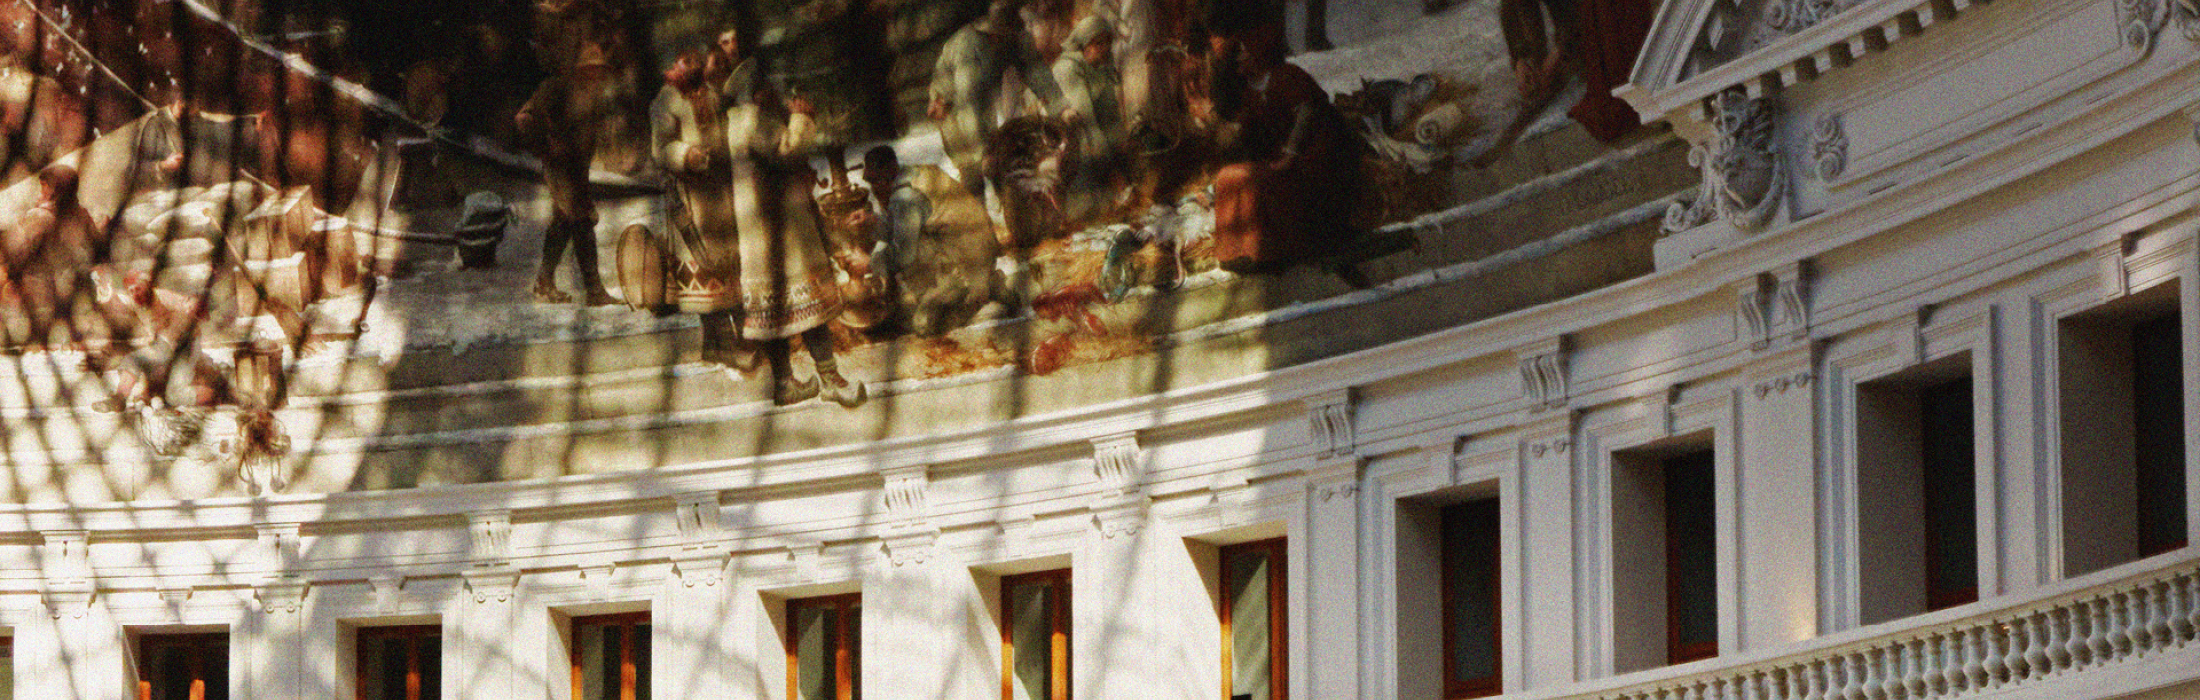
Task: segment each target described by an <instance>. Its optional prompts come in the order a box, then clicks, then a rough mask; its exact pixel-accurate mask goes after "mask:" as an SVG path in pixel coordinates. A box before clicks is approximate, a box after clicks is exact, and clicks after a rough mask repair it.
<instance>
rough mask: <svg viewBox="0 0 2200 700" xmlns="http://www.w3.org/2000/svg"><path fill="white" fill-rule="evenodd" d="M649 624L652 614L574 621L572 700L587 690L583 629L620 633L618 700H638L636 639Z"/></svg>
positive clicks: (618, 615)
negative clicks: (600, 628)
mask: <svg viewBox="0 0 2200 700" xmlns="http://www.w3.org/2000/svg"><path fill="white" fill-rule="evenodd" d="M646 624H649V612H648V611H642V612H634V613H615V614H611V615H589V616H587V617H576V618H573V620H572V624H571V627H570V628H571V630H572V631H573V645H572V647H573V648H572V649H571V650H570V653H569V657H568V658H569V660H570V661H571V664H572V665H571V667H572V671H573V698H574V700H579V699H580V698H581V697H583V695H582V693H583V692H584V691H585V690H586V688H587V684H586V683H585V681H586V680H587V668H586V667H585V666H583V664H582V663H581V642H580V640H581V635H580V631H581V628H583V627H604V628H607V629H606V630H605V632H606V634H608V633H610V631H611V630H617V631H618V634H619V642H620V643H619V697H618V700H636V693H637V691H636V688H637V687H638V686H640V685H641V683H642V680H641V676H642V669H641V667H640V666H639V665H638V664H637V663H636V661H635V659H634V647H635V644H636V642H635V637H636V635H637V633H638V632H639V631H640V628H641V626H642V625H646Z"/></svg>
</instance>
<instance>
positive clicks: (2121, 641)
mask: <svg viewBox="0 0 2200 700" xmlns="http://www.w3.org/2000/svg"><path fill="white" fill-rule="evenodd" d="M2135 592H2137V591H2136V589H2130V588H2126V589H2123V590H2119V591H2112V592H2110V593H2109V594H2108V643H2109V645H2110V646H2112V647H2114V648H2115V651H2114V652H2113V653H2114V654H2115V657H2116V658H2122V657H2125V656H2129V655H2130V654H2131V653H2133V652H2135V651H2138V650H2139V649H2142V648H2144V647H2145V643H2146V640H2145V639H2144V638H2142V637H2140V634H2141V631H2140V626H2141V623H2140V622H2139V615H2138V612H2139V609H2138V608H2137V607H2136V606H2134V605H2132V600H2133V596H2132V594H2133V593H2135Z"/></svg>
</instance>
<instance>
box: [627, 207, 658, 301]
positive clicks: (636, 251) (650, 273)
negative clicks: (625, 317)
mask: <svg viewBox="0 0 2200 700" xmlns="http://www.w3.org/2000/svg"><path fill="white" fill-rule="evenodd" d="M665 280H666V276H665V250H664V248H663V247H661V246H659V245H658V244H657V237H656V235H655V234H652V233H650V231H649V226H647V225H645V224H638V223H637V224H630V225H628V226H627V227H626V230H625V231H622V232H620V233H619V294H620V296H623V297H625V298H626V305H627V306H630V307H633V308H635V309H640V310H643V311H656V310H657V309H658V308H660V307H663V306H664V305H665V303H666V302H665V287H666V285H665Z"/></svg>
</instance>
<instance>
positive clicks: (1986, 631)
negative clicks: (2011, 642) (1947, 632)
mask: <svg viewBox="0 0 2200 700" xmlns="http://www.w3.org/2000/svg"><path fill="white" fill-rule="evenodd" d="M1993 630H1995V627H1993V623H1987V625H1978V627H1971V630H1965V634H1962V638H1958V641H1956V647H1954V649H1951V652H1954V654H1956V656H1960V658H1962V671H1960V674H1956V682H1958V685H1960V687H1956V689H1951V691H1976V689H1982V687H1987V682H1993V678H1995V676H2000V674H1998V671H1995V669H1993V667H1995V665H1998V663H2000V656H1995V654H1993V641H1995V638H1993Z"/></svg>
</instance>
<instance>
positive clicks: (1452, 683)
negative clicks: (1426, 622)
mask: <svg viewBox="0 0 2200 700" xmlns="http://www.w3.org/2000/svg"><path fill="white" fill-rule="evenodd" d="M1497 513H1498V511H1497V499H1494V498H1486V499H1482V500H1477V501H1469V502H1467V503H1461V504H1459V505H1455V506H1450V507H1447V508H1445V509H1444V510H1443V521H1444V524H1443V527H1444V533H1443V537H1444V547H1443V548H1444V563H1443V567H1444V568H1443V586H1444V596H1443V606H1444V695H1445V697H1447V698H1475V697H1484V696H1489V695H1496V694H1498V692H1500V691H1501V690H1502V689H1503V679H1502V678H1501V671H1502V668H1503V667H1502V665H1501V664H1502V661H1501V659H1500V657H1499V652H1500V649H1501V647H1500V644H1501V643H1502V640H1501V635H1500V632H1501V625H1502V620H1503V618H1502V616H1501V611H1500V609H1499V600H1500V597H1499V596H1500V594H1499V588H1498V584H1499V581H1500V579H1499V575H1500V571H1501V570H1500V569H1499V566H1500V565H1501V563H1500V561H1499V559H1498V556H1499V552H1500V549H1499V548H1500V547H1501V545H1500V544H1499V533H1498V522H1497Z"/></svg>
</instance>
